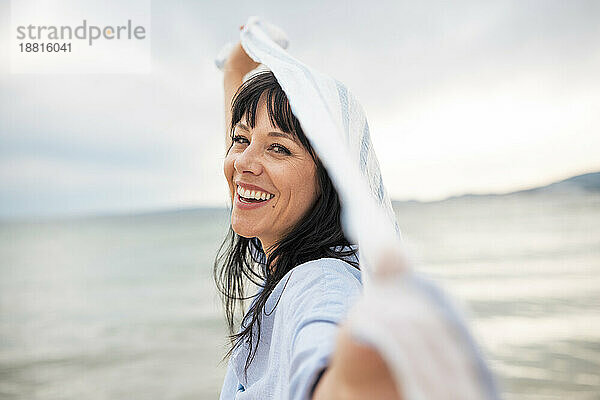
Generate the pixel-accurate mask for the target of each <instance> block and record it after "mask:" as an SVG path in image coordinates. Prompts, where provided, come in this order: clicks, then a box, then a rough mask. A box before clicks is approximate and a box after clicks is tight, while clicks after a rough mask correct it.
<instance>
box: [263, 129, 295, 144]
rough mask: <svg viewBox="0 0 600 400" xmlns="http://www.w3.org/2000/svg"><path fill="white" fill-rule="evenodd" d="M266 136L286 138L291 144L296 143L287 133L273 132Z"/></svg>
mask: <svg viewBox="0 0 600 400" xmlns="http://www.w3.org/2000/svg"><path fill="white" fill-rule="evenodd" d="M267 135H268V136H276V137H282V138H288V139H290V140H291V141H293V142H295V141H296V139H295V138H294V137H293V136H292V135H290V134H289V133H287V132H277V131H273V132H269V133H267Z"/></svg>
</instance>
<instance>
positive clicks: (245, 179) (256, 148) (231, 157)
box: [223, 97, 318, 250]
mask: <svg viewBox="0 0 600 400" xmlns="http://www.w3.org/2000/svg"><path fill="white" fill-rule="evenodd" d="M223 169H224V173H225V177H226V178H227V182H228V184H229V190H230V195H231V200H232V206H233V207H232V212H231V227H232V229H233V230H234V232H236V233H237V234H238V235H240V236H243V237H248V238H250V237H257V238H258V239H259V240H260V241H261V244H262V246H263V249H265V250H266V249H267V248H268V247H269V246H271V245H272V244H274V243H275V242H276V241H277V240H279V239H280V238H282V237H283V236H284V235H285V234H287V233H288V232H289V231H290V230H291V229H292V228H293V227H294V226H295V225H296V223H298V221H300V219H301V218H302V217H303V216H304V215H305V214H306V213H307V212H308V210H309V209H310V208H311V207H312V205H313V204H314V203H315V201H316V199H317V196H318V183H317V174H316V165H315V162H314V161H313V159H312V157H311V156H310V154H309V152H308V151H307V150H306V149H305V148H304V147H303V146H302V144H301V143H300V142H299V141H298V139H296V138H295V137H294V136H293V135H291V134H288V133H284V132H282V131H281V130H279V129H277V128H275V127H274V126H272V125H271V122H270V120H269V116H268V114H267V108H266V102H265V100H264V97H263V98H262V99H261V101H260V102H259V103H258V107H257V110H256V124H255V127H254V128H250V124H249V123H248V121H246V120H244V119H242V121H240V123H238V124H237V125H236V126H235V128H234V132H233V145H232V146H231V148H230V149H229V151H228V153H227V157H226V158H225V163H224V168H223ZM240 195H241V196H240ZM248 197H250V198H252V199H251V200H247V199H246V198H248Z"/></svg>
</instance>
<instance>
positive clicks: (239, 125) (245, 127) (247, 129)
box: [235, 122, 250, 132]
mask: <svg viewBox="0 0 600 400" xmlns="http://www.w3.org/2000/svg"><path fill="white" fill-rule="evenodd" d="M235 126H238V127H240V128H242V129H243V130H245V131H248V132H250V128H248V127H247V126H246V125H244V124H242V123H241V122H238V123H237V124H235Z"/></svg>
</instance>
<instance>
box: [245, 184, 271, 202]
mask: <svg viewBox="0 0 600 400" xmlns="http://www.w3.org/2000/svg"><path fill="white" fill-rule="evenodd" d="M237 193H238V194H239V195H240V196H242V197H244V198H247V199H255V200H269V199H270V198H272V197H273V196H274V195H272V194H269V193H265V192H261V191H258V190H249V189H246V190H244V189H243V188H242V187H241V186H238V187H237Z"/></svg>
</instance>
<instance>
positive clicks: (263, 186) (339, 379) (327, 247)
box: [215, 44, 399, 400]
mask: <svg viewBox="0 0 600 400" xmlns="http://www.w3.org/2000/svg"><path fill="white" fill-rule="evenodd" d="M256 67H257V64H256V63H255V62H254V61H253V60H252V59H251V58H250V57H248V55H247V54H246V53H245V51H244V50H243V48H242V47H241V45H240V44H238V45H237V46H236V47H235V48H234V50H233V51H232V52H231V53H230V55H229V57H228V59H227V61H226V64H225V68H224V73H225V78H224V79H225V80H224V88H225V116H226V127H227V129H226V147H227V155H226V158H225V162H224V173H225V177H226V179H227V182H228V185H229V190H230V195H231V201H232V211H231V227H230V232H229V235H228V237H227V239H226V240H225V242H224V243H223V246H222V247H221V250H220V252H219V256H218V257H217V260H216V262H215V279H216V282H217V286H218V289H219V290H220V292H221V294H222V297H223V300H224V304H225V310H226V315H227V321H228V325H229V329H230V332H231V334H232V335H231V338H232V347H231V349H230V352H229V356H230V359H229V364H228V370H227V374H226V377H225V382H224V384H223V389H222V391H221V399H223V400H224V399H234V398H236V399H287V398H292V399H338V398H340V399H341V398H344V399H350V398H357V399H358V398H365V396H367V395H368V398H370V399H377V398H381V399H396V398H399V395H398V393H399V392H398V390H397V388H396V387H395V385H394V383H393V380H392V379H391V376H390V373H389V371H388V370H387V368H386V366H385V363H384V362H383V361H382V359H381V358H380V357H379V356H378V354H377V353H376V352H375V351H372V350H371V349H370V348H369V347H367V346H363V345H360V344H359V343H356V342H354V341H353V340H351V339H350V337H349V335H348V334H347V333H345V330H344V329H340V322H341V321H342V320H343V318H344V316H345V315H346V313H347V312H348V310H349V308H350V307H351V306H352V304H353V302H354V301H355V300H356V299H357V297H358V296H359V294H360V292H361V280H360V270H359V265H358V257H357V250H358V249H357V247H356V246H355V245H352V244H351V243H350V242H349V241H348V239H347V238H346V237H345V236H344V233H343V230H342V226H341V221H340V217H341V206H340V201H339V197H338V195H337V192H336V190H335V188H334V187H333V184H332V182H331V180H330V178H329V176H328V174H327V171H326V170H325V168H324V167H323V165H322V163H321V162H320V160H319V158H318V157H317V155H316V153H315V151H314V150H313V148H312V147H311V145H310V143H309V142H308V140H307V138H306V136H305V135H304V133H303V132H302V129H301V127H300V124H299V122H298V120H297V119H296V118H295V116H294V115H293V113H292V111H291V108H290V106H289V103H288V101H287V98H286V95H285V93H284V92H283V90H282V89H281V87H280V86H279V84H278V83H277V80H276V79H275V77H274V76H273V74H272V73H270V72H263V73H260V74H257V75H255V76H253V77H252V78H250V79H249V80H248V81H246V82H245V83H242V81H243V77H244V76H245V75H246V74H247V73H248V72H249V71H251V70H253V69H254V68H256ZM248 283H253V284H255V285H257V286H258V287H259V289H258V293H257V294H256V295H255V296H252V297H251V296H248V295H247V291H246V289H247V284H248ZM250 298H251V299H252V302H251V305H250V307H249V309H248V311H247V313H246V314H245V316H244V317H243V318H242V321H241V327H240V330H239V331H238V333H235V332H236V315H237V313H238V312H240V311H241V307H242V302H243V301H244V300H246V299H250ZM336 342H337V345H336Z"/></svg>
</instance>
